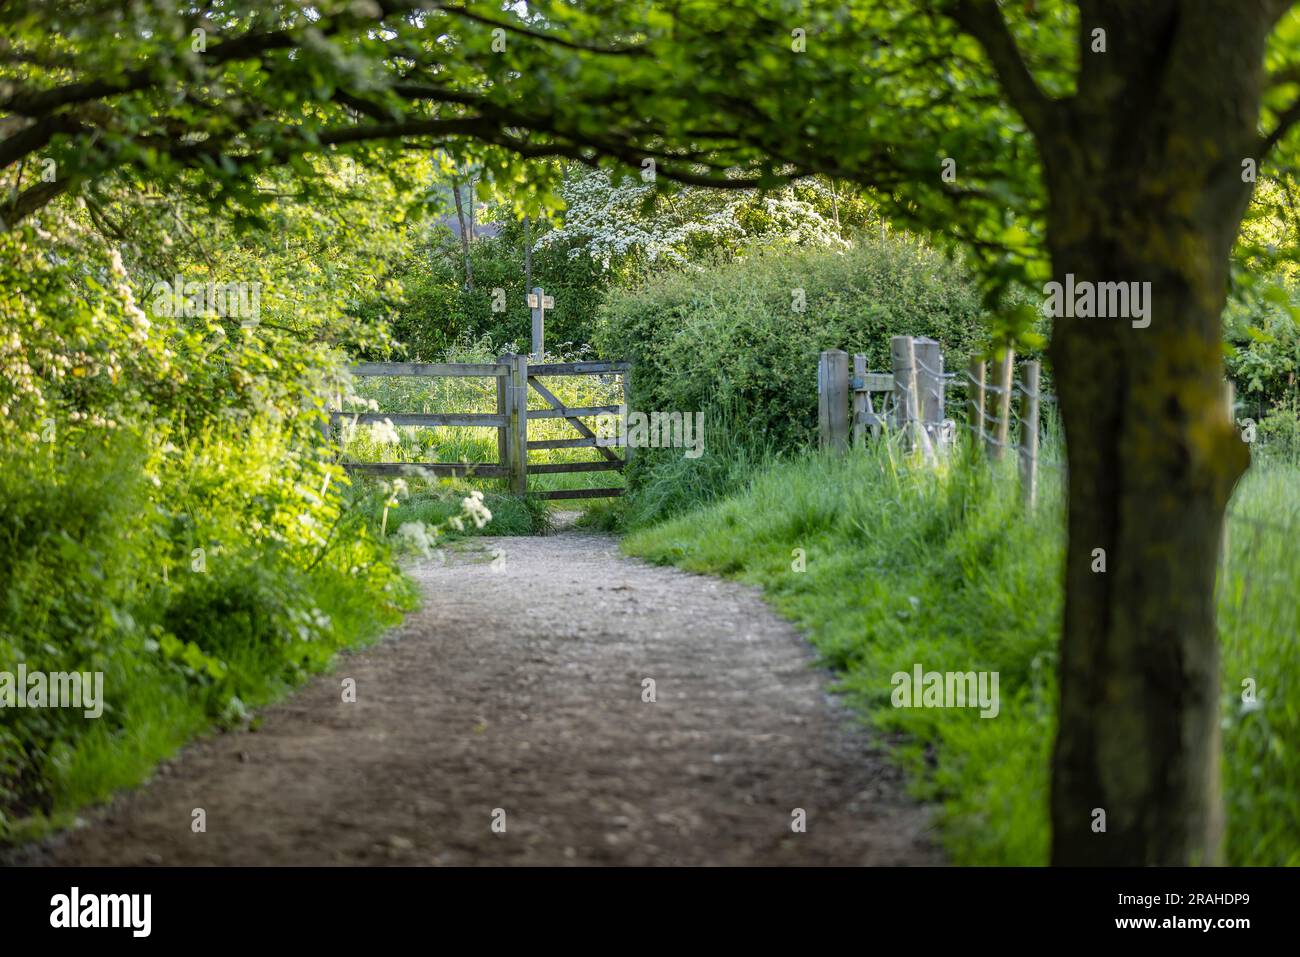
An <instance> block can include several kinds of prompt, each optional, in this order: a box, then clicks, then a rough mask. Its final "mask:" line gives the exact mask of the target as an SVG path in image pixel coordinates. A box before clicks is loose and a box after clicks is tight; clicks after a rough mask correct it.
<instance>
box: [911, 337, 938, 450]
mask: <svg viewBox="0 0 1300 957" xmlns="http://www.w3.org/2000/svg"><path fill="white" fill-rule="evenodd" d="M912 358H913V363H914V365H915V367H916V390H917V391H916V403H917V408H918V409H919V410H920V413H921V414H920V421H921V428H922V429H924V430H925V432H926V435H927V436H929V437H930V438H931V440H932V443H933V444H934V445H939V444H940V443H941V442H942V428H943V406H944V402H943V393H944V388H943V352H942V350H941V349H940V348H939V343H938V342H936V341H935V340H934V339H926V338H924V337H920V338H914V339H913V340H912Z"/></svg>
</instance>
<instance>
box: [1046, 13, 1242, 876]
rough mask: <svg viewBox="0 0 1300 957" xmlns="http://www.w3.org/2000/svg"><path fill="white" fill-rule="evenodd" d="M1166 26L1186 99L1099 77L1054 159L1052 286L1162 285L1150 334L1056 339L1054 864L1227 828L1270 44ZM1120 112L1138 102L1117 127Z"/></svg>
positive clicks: (1084, 323) (1171, 67) (1158, 860)
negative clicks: (1233, 400)
mask: <svg viewBox="0 0 1300 957" xmlns="http://www.w3.org/2000/svg"><path fill="white" fill-rule="evenodd" d="M1124 9H1125V10H1145V8H1137V7H1126V8H1124ZM1153 9H1154V8H1153ZM1155 27H1159V28H1161V29H1164V30H1165V33H1164V34H1161V33H1159V32H1156V33H1154V34H1152V35H1151V36H1147V37H1145V38H1143V36H1142V35H1141V31H1136V33H1137V35H1136V36H1130V35H1128V34H1121V35H1123V36H1125V37H1127V39H1129V40H1131V41H1132V42H1134V43H1143V42H1147V41H1150V42H1152V43H1153V44H1154V42H1155V39H1154V38H1155V37H1159V36H1164V37H1166V40H1165V42H1166V43H1170V44H1172V46H1173V52H1169V51H1166V54H1167V59H1166V60H1165V61H1164V68H1165V69H1167V70H1168V74H1167V75H1165V76H1164V77H1162V78H1161V84H1162V86H1163V88H1164V89H1166V90H1173V91H1174V95H1177V96H1179V97H1182V98H1183V100H1182V101H1181V102H1177V103H1174V102H1172V101H1170V100H1165V101H1162V100H1161V99H1160V97H1159V96H1152V97H1150V98H1148V100H1146V101H1143V100H1142V99H1141V97H1140V96H1138V95H1137V94H1136V92H1135V90H1136V89H1137V86H1136V84H1137V83H1138V81H1139V80H1141V81H1142V82H1148V81H1150V79H1151V78H1150V77H1148V76H1147V75H1146V74H1145V73H1142V74H1141V75H1140V76H1139V77H1138V80H1133V79H1132V78H1131V77H1125V76H1123V75H1120V76H1118V77H1116V76H1110V77H1102V76H1101V75H1100V74H1094V75H1093V76H1091V77H1090V79H1089V83H1090V84H1091V87H1085V90H1084V93H1083V94H1082V96H1081V98H1080V100H1079V101H1078V102H1077V103H1076V104H1075V105H1074V107H1073V113H1072V114H1071V115H1070V116H1068V117H1067V119H1066V121H1065V123H1064V124H1063V125H1062V127H1061V128H1060V129H1059V130H1057V131H1056V134H1055V138H1051V137H1049V138H1048V139H1047V140H1046V141H1045V142H1044V143H1043V144H1041V145H1042V146H1043V149H1042V151H1041V152H1042V155H1043V158H1044V166H1045V170H1046V177H1047V182H1048V187H1049V195H1050V197H1051V200H1050V206H1049V212H1048V247H1049V251H1050V254H1051V258H1052V267H1053V280H1054V281H1055V282H1057V283H1061V284H1062V285H1064V284H1065V283H1066V282H1067V276H1068V275H1072V276H1073V280H1074V283H1075V285H1076V286H1078V285H1079V284H1081V283H1083V282H1090V283H1094V284H1100V283H1123V284H1126V285H1127V286H1128V288H1129V292H1130V294H1131V293H1133V292H1139V293H1143V291H1144V290H1148V289H1149V292H1146V293H1145V294H1144V299H1145V301H1146V304H1147V308H1148V310H1149V311H1148V316H1149V325H1145V327H1143V326H1144V324H1145V323H1147V321H1148V320H1147V319H1143V318H1141V317H1137V316H1134V315H1133V313H1134V311H1135V310H1134V309H1133V308H1132V305H1133V303H1132V301H1130V309H1129V312H1130V316H1129V317H1127V318H1125V317H1120V318H1100V317H1097V318H1078V317H1076V318H1070V317H1059V318H1057V319H1056V321H1055V322H1054V325H1053V333H1052V347H1051V355H1052V364H1053V371H1054V375H1055V377H1056V383H1057V389H1058V396H1059V401H1060V411H1061V415H1062V421H1063V425H1064V428H1065V435H1066V442H1067V449H1068V461H1069V477H1068V512H1069V515H1068V538H1067V542H1068V544H1067V554H1066V560H1065V572H1064V574H1065V586H1066V588H1065V592H1066V598H1065V610H1064V622H1063V629H1062V637H1061V644H1060V668H1059V675H1060V696H1061V697H1060V706H1059V712H1058V714H1059V720H1058V728H1057V739H1056V744H1055V750H1054V754H1053V758H1052V794H1051V817H1052V832H1053V844H1052V861H1053V863H1056V864H1110V865H1187V864H1210V863H1215V862H1216V861H1217V860H1218V856H1219V852H1220V840H1221V836H1222V832H1223V819H1222V813H1221V802H1220V799H1219V671H1218V666H1219V640H1218V634H1217V628H1216V625H1215V607H1214V593H1215V588H1214V585H1215V574H1216V563H1217V557H1218V551H1219V539H1220V535H1221V530H1222V523H1223V514H1224V509H1225V507H1226V504H1227V502H1228V498H1229V496H1230V495H1231V493H1232V489H1233V487H1234V485H1235V483H1236V481H1237V479H1238V478H1239V477H1240V476H1241V474H1242V472H1243V471H1244V470H1245V468H1246V466H1247V464H1248V459H1249V455H1248V452H1247V449H1246V446H1245V445H1244V443H1243V442H1242V441H1241V440H1240V437H1239V436H1238V435H1237V433H1236V430H1235V428H1234V427H1233V425H1232V423H1231V421H1230V419H1229V416H1228V414H1227V412H1226V410H1225V406H1224V402H1223V376H1224V370H1223V352H1222V330H1221V323H1220V315H1221V312H1222V310H1223V307H1224V304H1225V298H1226V291H1227V285H1228V275H1227V269H1228V262H1229V257H1230V253H1231V248H1232V243H1233V240H1234V238H1235V236H1236V234H1237V230H1238V227H1239V224H1240V219H1241V215H1242V213H1243V211H1244V208H1245V204H1246V202H1247V201H1248V199H1249V189H1250V187H1249V185H1245V184H1243V183H1242V182H1241V177H1240V157H1242V156H1247V155H1250V150H1251V148H1252V147H1253V146H1254V145H1255V144H1256V143H1257V142H1258V140H1257V133H1256V131H1255V123H1256V121H1257V115H1258V103H1259V98H1258V63H1259V62H1260V58H1261V57H1262V38H1263V36H1264V35H1265V33H1266V31H1263V30H1259V31H1257V32H1256V33H1255V34H1253V35H1251V36H1245V37H1240V36H1239V37H1229V36H1227V35H1226V32H1225V29H1224V28H1223V27H1222V26H1221V25H1219V24H1217V23H1216V22H1215V21H1214V20H1213V19H1210V18H1206V19H1205V21H1204V22H1203V23H1200V22H1197V23H1195V24H1192V23H1189V22H1186V21H1184V22H1177V24H1176V28H1175V27H1171V26H1170V25H1169V23H1167V22H1165V21H1159V22H1156V23H1155ZM1135 29H1136V28H1135ZM1180 31H1181V32H1180ZM1114 35H1115V34H1114V33H1112V36H1114ZM1169 36H1172V37H1173V39H1172V40H1169V39H1168V37H1169ZM1234 41H1236V42H1237V43H1238V45H1237V46H1234V45H1233V42H1234ZM1216 54H1217V55H1219V56H1218V59H1219V61H1220V62H1217V63H1215V62H1213V61H1214V59H1215V56H1216ZM1147 55H1148V54H1147V53H1146V52H1145V48H1143V51H1142V52H1140V53H1139V51H1137V50H1134V51H1132V53H1131V54H1129V53H1126V52H1125V51H1123V50H1115V49H1112V51H1111V52H1110V53H1108V54H1106V62H1105V65H1101V64H1095V66H1096V68H1097V69H1098V70H1102V69H1111V68H1115V69H1117V70H1119V71H1124V70H1128V69H1135V67H1134V64H1141V63H1142V62H1143V61H1142V57H1144V56H1147ZM1146 63H1147V65H1146V66H1142V67H1141V69H1142V70H1146V69H1150V66H1149V64H1150V61H1149V60H1147V61H1146ZM1229 78H1231V79H1229ZM1130 81H1131V84H1130ZM1126 84H1129V85H1126ZM1089 89H1091V90H1093V91H1100V92H1093V93H1092V94H1091V97H1092V98H1091V99H1090V98H1089V97H1090V93H1089ZM1126 91H1127V92H1126ZM1102 92H1105V93H1106V94H1107V95H1106V96H1103V95H1102ZM1111 97H1115V98H1118V99H1123V98H1125V97H1128V99H1129V106H1128V109H1127V112H1126V113H1125V114H1124V119H1123V121H1122V122H1118V121H1117V120H1116V119H1115V116H1116V114H1115V113H1114V112H1113V111H1114V104H1113V102H1111V100H1110V98H1111ZM1090 111H1095V112H1090ZM1135 283H1136V284H1139V285H1138V286H1136V287H1135V286H1133V285H1132V284H1135ZM1148 283H1149V287H1146V286H1144V285H1143V284H1148ZM1045 292H1046V290H1045ZM1135 322H1136V325H1135Z"/></svg>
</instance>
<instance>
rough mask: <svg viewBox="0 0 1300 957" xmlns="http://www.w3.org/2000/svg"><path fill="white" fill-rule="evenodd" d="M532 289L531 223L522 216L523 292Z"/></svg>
mask: <svg viewBox="0 0 1300 957" xmlns="http://www.w3.org/2000/svg"><path fill="white" fill-rule="evenodd" d="M532 290H533V224H532V222H531V221H530V220H529V218H528V217H527V216H525V217H524V292H525V293H529V292H532Z"/></svg>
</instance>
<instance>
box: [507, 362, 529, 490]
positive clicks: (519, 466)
mask: <svg viewBox="0 0 1300 957" xmlns="http://www.w3.org/2000/svg"><path fill="white" fill-rule="evenodd" d="M509 389H510V437H509V442H510V446H511V449H510V491H511V492H513V493H514V494H516V495H527V494H528V356H519V355H515V356H511V357H510V386H509Z"/></svg>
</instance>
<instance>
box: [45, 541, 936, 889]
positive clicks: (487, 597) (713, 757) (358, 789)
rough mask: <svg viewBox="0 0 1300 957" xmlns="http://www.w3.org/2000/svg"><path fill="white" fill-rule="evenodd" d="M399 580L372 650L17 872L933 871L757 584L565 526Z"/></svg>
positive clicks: (479, 547)
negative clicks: (655, 867)
mask: <svg viewBox="0 0 1300 957" xmlns="http://www.w3.org/2000/svg"><path fill="white" fill-rule="evenodd" d="M494 556H495V557H494ZM412 573H413V575H414V576H415V578H416V579H417V580H418V581H419V582H420V584H421V587H422V588H423V591H424V593H425V602H424V605H423V607H422V609H421V610H420V611H419V612H418V613H416V614H413V615H411V616H409V617H408V618H407V620H406V621H405V622H404V623H403V624H402V625H401V626H400V627H399V628H396V629H394V631H393V632H392V633H391V634H390V635H389V636H388V637H387V638H386V639H385V640H384V641H382V642H380V643H379V644H377V645H375V646H373V647H371V648H369V649H367V650H365V651H362V652H358V653H356V654H351V655H345V656H343V657H341V658H340V660H339V663H338V667H337V669H336V670H335V672H334V673H333V674H330V675H324V676H321V677H319V678H317V679H315V680H314V681H312V682H311V683H310V684H309V685H307V686H306V687H305V688H303V689H302V690H301V691H299V692H298V693H297V694H295V695H294V696H293V697H291V698H289V699H288V700H286V701H285V702H283V703H282V704H280V705H277V706H274V707H271V708H267V709H266V710H265V711H264V712H263V713H262V724H261V727H260V729H259V730H258V731H256V732H241V733H232V734H223V735H216V736H214V737H212V738H209V739H206V740H203V741H200V742H198V743H196V744H194V745H193V746H191V747H189V748H187V749H185V751H184V752H182V753H181V755H179V756H178V757H177V758H176V759H175V760H174V761H171V762H169V763H168V764H167V765H165V766H164V767H163V768H161V769H160V772H159V774H158V775H156V776H155V777H154V778H153V779H152V780H151V781H150V782H149V783H148V784H146V785H145V786H143V787H141V788H140V789H139V790H137V791H135V792H133V793H131V794H128V795H124V796H122V797H121V798H119V799H118V800H117V801H115V802H114V803H113V804H112V805H110V806H109V807H108V808H106V809H105V810H103V811H102V812H99V813H97V814H94V815H91V818H92V820H91V822H90V823H89V824H88V826H86V827H83V828H80V829H78V830H75V831H72V832H70V833H68V834H66V835H64V836H62V837H60V838H59V839H57V840H56V841H54V842H52V843H50V844H48V845H46V846H45V847H43V848H40V849H29V856H30V859H32V860H33V861H34V862H40V863H56V864H451V865H465V864H565V863H571V864H931V863H937V862H939V861H940V857H939V854H938V852H937V851H936V850H935V849H934V847H933V845H932V843H931V838H932V834H931V832H930V830H929V828H930V823H929V813H928V811H927V810H925V809H923V808H919V807H917V806H916V805H915V804H913V803H912V802H910V801H909V800H908V799H907V798H906V797H905V795H904V794H903V790H902V784H901V781H900V775H899V773H898V772H897V771H895V770H894V769H892V768H891V767H889V766H888V765H887V764H886V763H885V762H884V760H883V758H882V757H881V755H880V754H879V753H878V751H877V750H876V749H875V748H874V747H873V744H872V739H871V737H870V736H869V734H868V733H867V732H865V731H863V730H862V729H861V728H860V727H858V726H857V725H856V724H855V723H854V722H853V720H852V718H851V717H850V716H849V715H848V714H847V712H846V711H845V710H844V709H843V708H842V706H840V705H839V704H838V703H837V702H835V701H834V700H833V699H831V698H830V697H829V696H828V695H827V694H826V693H825V690H824V689H825V686H826V684H827V680H828V676H827V675H826V674H825V673H824V672H822V671H820V670H818V669H816V668H814V667H812V654H811V652H810V650H809V648H808V646H807V645H806V644H805V643H804V642H803V640H802V639H801V638H800V637H799V635H798V634H797V633H796V631H795V630H794V629H793V628H792V627H791V626H790V625H789V624H788V623H786V622H785V621H783V620H782V619H780V618H779V617H778V616H777V615H776V614H775V613H773V612H772V611H771V610H770V609H768V608H767V607H766V606H765V605H764V604H763V603H762V601H761V600H760V599H759V597H758V594H757V592H756V591H755V590H753V589H751V588H748V587H745V586H742V585H738V584H734V583H730V582H722V581H716V580H714V579H710V578H703V577H700V576H696V575H690V574H686V573H684V572H681V571H677V570H674V569H667V568H656V567H651V566H648V565H646V564H643V563H641V562H638V561H635V560H632V559H628V558H626V557H623V556H621V555H620V554H619V553H618V548H617V543H616V541H615V540H614V539H612V538H609V537H606V536H603V535H597V534H590V533H586V532H579V531H566V532H563V533H561V534H557V535H551V536H546V537H540V538H505V539H480V540H476V541H475V542H474V543H473V544H471V546H470V548H469V549H467V550H465V551H463V552H460V553H457V554H452V555H450V556H448V558H447V561H446V563H445V564H440V563H439V562H437V561H426V562H422V563H421V564H419V565H418V566H416V567H415V568H414V569H413V572H412ZM345 678H352V679H355V682H356V701H355V703H345V702H344V701H343V700H342V698H343V695H342V693H341V691H340V689H341V686H342V683H343V680H344V679H345ZM647 678H650V679H653V681H654V683H655V686H654V691H655V697H656V700H655V701H654V702H648V701H645V700H643V697H644V696H646V693H647V691H646V686H645V685H644V684H643V682H644V680H645V679H647ZM195 808H203V809H204V811H205V812H206V816H207V831H206V832H205V833H194V832H193V831H192V830H191V820H192V812H193V810H194V809H195ZM797 808H800V809H803V811H804V812H805V813H806V821H807V827H806V831H805V832H802V833H796V832H795V831H794V830H793V829H792V821H793V820H794V817H793V816H792V815H793V814H794V812H795V809H797ZM494 821H495V822H496V829H494ZM502 824H504V832H501V831H500V828H501V826H502Z"/></svg>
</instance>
